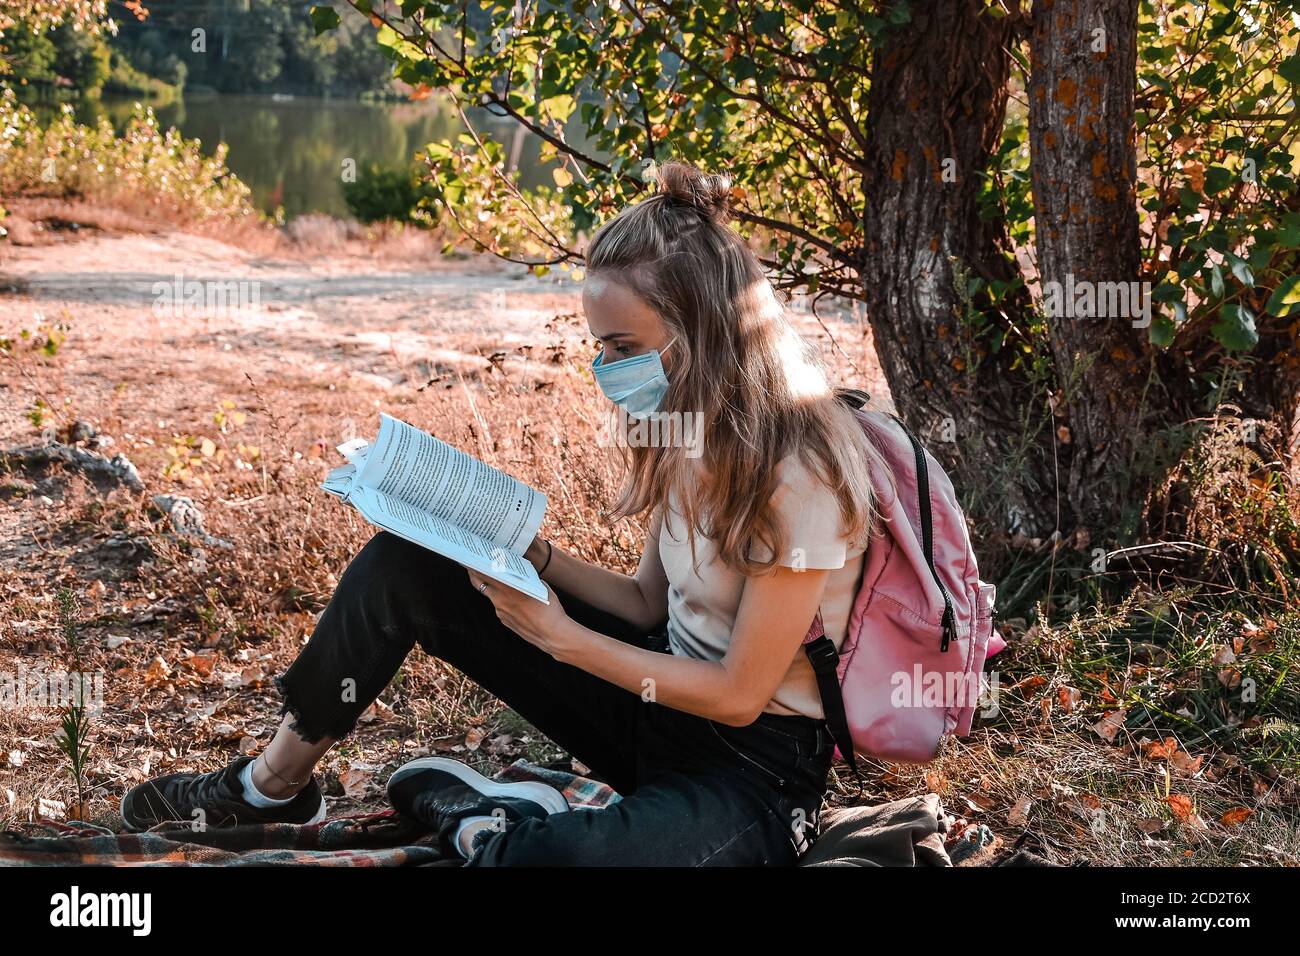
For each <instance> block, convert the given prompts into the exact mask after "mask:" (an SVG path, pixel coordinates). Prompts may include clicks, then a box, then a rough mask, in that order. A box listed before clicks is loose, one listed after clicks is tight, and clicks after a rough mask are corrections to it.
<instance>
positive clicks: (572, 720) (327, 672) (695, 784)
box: [276, 532, 834, 866]
mask: <svg viewBox="0 0 1300 956" xmlns="http://www.w3.org/2000/svg"><path fill="white" fill-rule="evenodd" d="M558 597H559V598H560V602H561V604H563V606H564V608H565V610H566V611H567V612H568V613H569V615H570V616H571V617H573V618H574V619H575V620H577V621H579V622H581V623H582V624H584V625H585V626H587V627H589V628H591V629H593V630H595V631H598V632H600V633H603V634H607V635H609V636H610V637H613V638H616V639H618V640H621V641H626V642H628V643H632V644H637V645H639V646H641V647H646V648H649V649H654V650H659V651H663V652H667V638H666V637H664V636H663V635H649V636H647V635H644V634H641V633H639V632H637V631H636V630H635V629H634V628H633V627H632V626H631V625H629V624H628V623H627V622H625V621H623V620H621V619H620V618H618V617H615V616H613V615H611V614H606V613H605V612H603V611H600V610H598V609H596V608H593V607H591V606H590V605H588V604H585V603H584V602H582V601H579V600H578V599H577V598H574V597H572V596H570V595H566V594H558ZM416 643H419V644H420V646H421V647H423V648H424V650H425V651H427V652H428V653H430V654H433V655H434V656H436V657H438V658H440V659H442V660H444V661H446V662H448V663H449V664H451V665H452V666H454V667H456V668H457V669H458V670H460V671H462V672H463V673H465V674H466V675H467V676H469V677H470V678H471V679H473V680H474V681H476V682H477V683H478V684H480V685H481V686H483V687H484V688H486V689H487V690H488V691H490V692H492V693H493V694H495V695H496V696H497V697H499V698H501V700H503V701H505V702H506V703H507V704H509V705H510V706H511V707H513V708H514V709H515V710H516V711H517V712H518V713H520V714H521V715H522V716H523V717H524V718H525V719H527V720H528V721H530V722H531V723H532V724H533V725H534V726H536V727H537V728H539V729H540V730H541V731H542V732H543V733H545V734H546V735H547V736H548V737H550V738H551V739H552V740H553V741H555V742H556V743H557V744H559V745H560V746H561V747H564V748H565V749H566V750H568V751H569V753H571V754H572V755H573V756H575V757H577V758H578V759H579V760H581V761H582V762H583V763H585V764H586V765H587V766H588V767H591V768H592V770H593V771H594V772H595V773H596V774H597V775H599V776H600V777H601V778H602V779H604V780H605V781H606V782H608V783H609V784H610V785H611V786H612V787H613V788H614V789H615V790H616V791H617V792H618V793H619V794H620V795H621V796H622V798H623V799H621V800H619V801H618V802H616V803H613V804H611V805H610V806H608V807H605V808H601V809H598V810H579V811H576V812H572V813H562V814H555V815H552V816H550V817H548V818H547V819H545V820H526V821H523V822H520V823H517V824H513V825H508V826H507V827H506V828H504V829H503V830H501V831H500V832H495V833H492V834H491V835H490V837H489V838H487V840H486V843H485V844H483V845H482V846H481V848H480V849H479V851H478V852H477V853H476V854H475V856H474V857H473V859H472V860H471V863H472V864H474V865H497V866H502V865H529V864H540V865H598V866H599V865H604V866H704V865H709V866H718V865H723V866H727V865H730V866H756V865H790V864H793V863H794V862H795V861H796V860H797V858H798V854H799V850H800V848H801V847H803V846H805V845H806V841H808V840H811V838H812V836H813V834H814V833H815V832H816V820H817V815H818V811H819V808H820V806H821V800H822V794H823V792H824V790H825V787H826V777H827V774H828V773H829V770H830V764H831V754H832V753H833V750H834V747H833V744H832V741H831V737H830V733H829V732H828V731H827V729H826V725H825V722H824V721H820V720H814V719H812V718H810V717H799V716H781V715H775V714H764V715H762V716H761V717H759V719H758V720H757V721H755V722H754V723H752V724H750V725H748V726H746V727H730V726H727V725H724V724H719V723H717V722H714V721H710V720H706V719H705V718H702V717H696V716H693V715H691V714H687V713H684V712H682V711H678V710H673V709H671V708H668V707H664V706H661V705H658V704H655V703H648V702H645V701H643V700H642V699H641V696H640V695H638V694H634V693H631V692H630V691H626V690H623V689H622V688H620V687H616V686H615V685H613V684H610V683H608V682H607V681H604V680H602V679H601V678H598V677H595V676H593V675H591V674H588V673H587V672H586V671H583V670H581V669H579V668H577V667H573V666H572V665H569V664H563V663H560V662H559V661H556V660H555V659H554V658H553V657H551V656H550V655H549V654H547V653H546V652H544V651H542V650H540V649H538V648H536V647H534V646H533V645H532V644H529V643H528V642H527V641H525V640H524V639H523V638H521V637H519V636H518V635H517V634H515V633H514V632H513V631H511V630H510V629H509V628H507V627H506V626H505V625H503V624H502V623H501V622H500V621H499V620H498V619H497V616H496V612H495V610H494V608H493V607H492V602H491V601H490V600H488V598H487V597H486V596H485V595H483V594H480V593H479V592H478V591H477V590H476V589H475V588H474V587H473V585H472V584H471V583H470V581H469V577H468V575H467V574H466V572H465V569H464V568H462V567H461V566H460V565H458V564H456V563H454V562H452V561H449V560H447V559H446V558H442V557H439V556H438V555H436V554H433V553H432V552H430V551H426V550H425V549H423V548H420V547H418V546H416V545H413V544H410V543H408V542H406V541H404V540H402V539H401V538H398V537H396V536H394V535H391V534H388V533H386V532H380V533H379V534H377V535H376V536H375V537H374V538H372V539H371V541H370V542H369V543H368V544H367V545H366V546H365V548H364V549H362V551H361V553H360V554H358V555H357V557H356V558H355V559H354V560H353V561H352V563H351V564H349V565H348V568H347V570H346V571H345V572H344V574H343V578H342V580H341V581H340V582H339V586H338V589H337V590H336V591H335V592H334V596H333V598H332V599H331V600H330V603H329V606H328V607H327V608H326V609H325V612H324V614H322V615H321V619H320V622H319V623H318V624H317V625H316V630H315V632H314V633H313V634H312V637H311V640H310V641H309V642H308V644H307V646H306V647H304V648H303V650H302V653H301V654H300V655H299V656H298V659H297V660H295V661H294V662H293V664H292V665H291V666H290V667H289V669H288V670H287V671H286V672H285V673H284V675H283V676H281V677H279V678H277V680H276V684H277V686H278V687H279V688H280V692H281V693H282V694H283V695H284V700H285V704H284V710H285V711H286V712H291V713H292V714H293V715H294V718H295V722H294V724H293V727H294V729H295V730H296V731H297V732H298V733H299V734H300V735H302V736H303V737H304V738H306V739H307V740H309V741H310V740H319V739H320V738H321V737H325V736H328V737H332V738H335V739H338V738H342V737H344V736H346V735H347V734H348V733H349V732H350V731H351V730H352V728H353V727H354V726H355V724H356V721H357V718H358V717H359V716H360V715H361V713H362V712H363V711H364V710H365V709H366V708H367V707H368V706H369V705H370V703H371V702H372V701H373V700H374V699H375V698H376V697H377V696H378V695H379V693H380V692H381V691H382V690H383V689H384V688H385V687H386V686H387V684H388V682H389V681H390V680H391V679H392V677H393V675H394V674H396V673H397V670H398V668H399V667H401V664H402V661H403V660H404V659H405V658H406V655H407V654H408V653H410V651H411V649H412V648H413V647H414V646H415V644H416Z"/></svg>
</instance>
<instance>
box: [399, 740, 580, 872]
mask: <svg viewBox="0 0 1300 956" xmlns="http://www.w3.org/2000/svg"><path fill="white" fill-rule="evenodd" d="M387 791H388V802H389V803H391V804H392V805H393V807H394V809H396V810H397V812H399V813H400V814H402V815H403V816H405V817H409V818H411V819H413V820H416V821H418V822H419V823H423V824H425V825H426V826H429V827H431V828H432V829H434V830H436V831H438V834H439V836H441V838H442V841H443V844H444V849H454V850H455V851H456V852H457V853H459V852H460V848H459V847H457V846H456V844H455V834H456V830H457V828H458V827H459V825H460V821H462V820H464V819H465V818H467V817H487V816H496V817H501V818H503V821H504V822H509V823H513V822H518V821H520V820H527V819H537V820H544V819H545V818H546V817H548V816H550V815H551V814H552V813H566V812H567V811H568V810H569V802H568V801H567V800H566V799H564V794H562V793H561V792H560V791H559V790H556V789H555V788H554V787H552V786H550V785H548V784H545V783H542V782H540V781H536V780H520V781H517V782H514V783H509V782H504V781H501V780H492V779H489V778H488V777H485V776H483V775H482V774H481V773H479V772H478V771H477V770H475V769H474V768H473V767H469V766H466V765H465V764H463V763H461V762H460V761H459V760H452V759H450V758H448V757H421V758H420V759H418V760H412V761H411V762H410V763H406V764H403V765H402V766H400V767H398V768H397V769H396V770H394V771H393V775H392V776H391V777H389V778H388V787H387Z"/></svg>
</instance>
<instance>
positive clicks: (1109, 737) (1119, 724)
mask: <svg viewBox="0 0 1300 956" xmlns="http://www.w3.org/2000/svg"><path fill="white" fill-rule="evenodd" d="M1126 719H1128V714H1127V713H1126V712H1125V711H1124V709H1123V708H1122V707H1121V708H1120V709H1119V710H1113V711H1111V712H1110V713H1109V714H1107V715H1106V716H1105V717H1103V718H1102V719H1101V720H1099V721H1097V723H1095V724H1093V725H1092V730H1093V733H1095V734H1096V735H1097V736H1098V737H1100V738H1101V739H1102V740H1104V741H1106V742H1107V743H1113V742H1114V741H1115V735H1116V734H1118V733H1119V732H1120V730H1121V729H1122V728H1123V726H1124V721H1125V720H1126Z"/></svg>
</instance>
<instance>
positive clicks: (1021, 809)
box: [1007, 797, 1034, 827]
mask: <svg viewBox="0 0 1300 956" xmlns="http://www.w3.org/2000/svg"><path fill="white" fill-rule="evenodd" d="M1033 805H1034V801H1032V800H1030V799H1029V798H1028V797H1021V798H1020V799H1019V800H1017V801H1016V804H1015V806H1013V807H1012V808H1011V810H1010V812H1009V813H1008V814H1007V823H1009V824H1011V825H1012V826H1013V827H1023V826H1027V825H1028V824H1029V809H1030V807H1032V806H1033Z"/></svg>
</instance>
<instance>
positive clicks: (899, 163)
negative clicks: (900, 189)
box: [889, 149, 907, 183]
mask: <svg viewBox="0 0 1300 956" xmlns="http://www.w3.org/2000/svg"><path fill="white" fill-rule="evenodd" d="M906 172H907V153H905V152H903V151H902V150H901V149H896V150H894V165H893V166H892V167H891V168H890V170H889V175H890V178H891V179H893V180H894V182H896V183H901V182H902V181H903V174H904V173H906Z"/></svg>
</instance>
